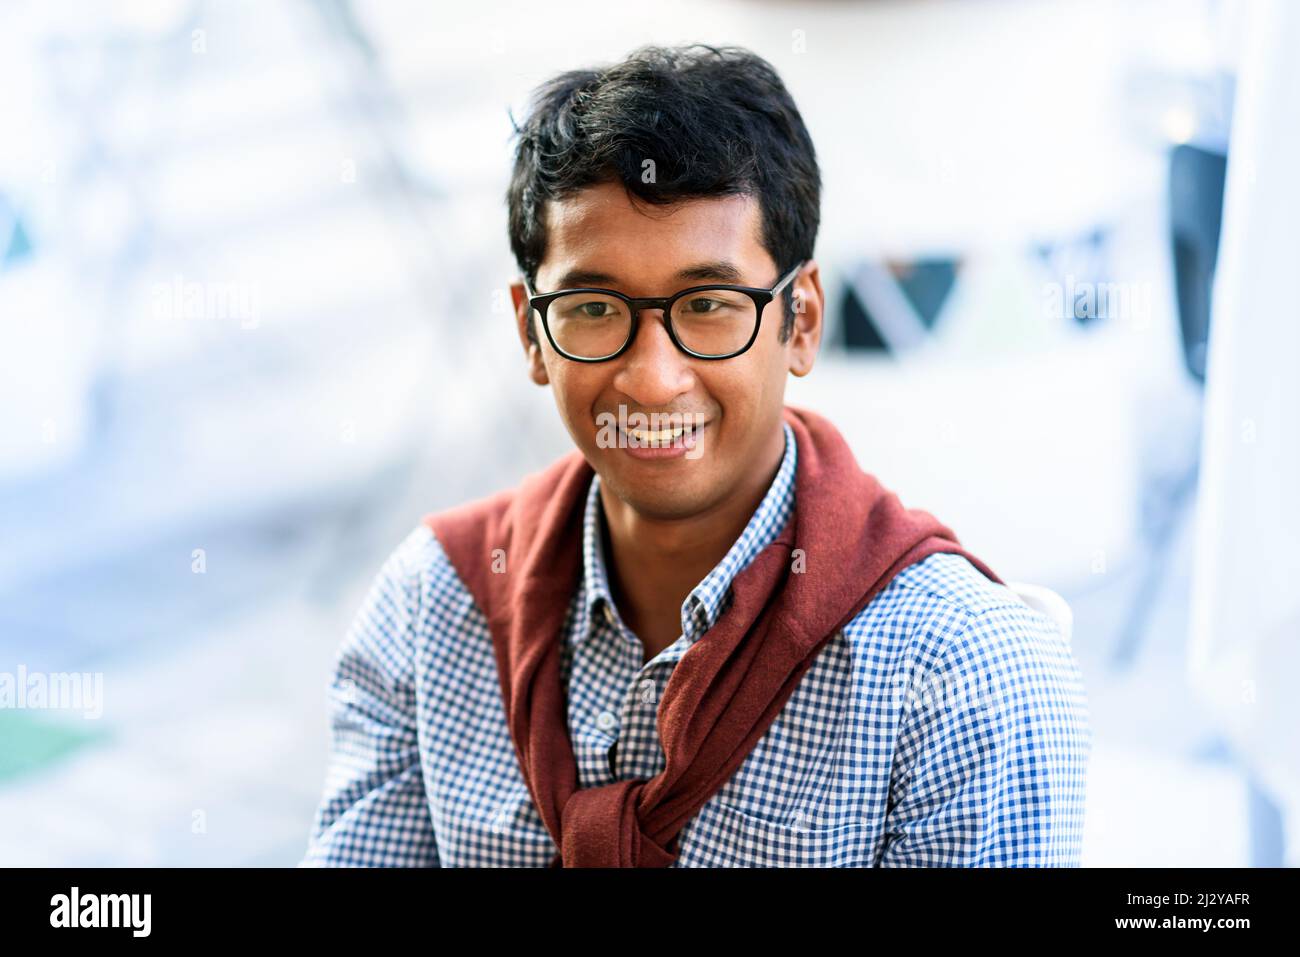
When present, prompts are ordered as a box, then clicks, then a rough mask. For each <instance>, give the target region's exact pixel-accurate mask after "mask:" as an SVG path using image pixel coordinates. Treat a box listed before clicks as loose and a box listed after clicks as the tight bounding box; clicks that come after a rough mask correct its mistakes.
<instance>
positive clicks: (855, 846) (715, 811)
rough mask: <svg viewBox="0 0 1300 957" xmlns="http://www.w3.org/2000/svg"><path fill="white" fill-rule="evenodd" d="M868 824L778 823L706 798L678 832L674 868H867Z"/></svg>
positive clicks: (870, 855)
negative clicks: (830, 825)
mask: <svg viewBox="0 0 1300 957" xmlns="http://www.w3.org/2000/svg"><path fill="white" fill-rule="evenodd" d="M876 832H877V829H876V828H874V827H872V826H871V825H870V824H847V825H840V826H838V827H816V826H814V825H813V824H811V823H809V824H807V825H804V824H802V823H801V822H799V821H797V820H795V821H792V822H791V823H789V824H779V823H776V822H774V821H766V820H763V819H762V818H757V817H754V816H753V815H751V814H746V813H745V812H743V811H740V810H738V809H736V808H733V807H730V806H728V805H726V804H720V803H717V802H716V801H709V802H708V803H707V804H705V805H704V806H703V807H702V808H700V811H699V813H698V814H697V815H696V816H695V817H694V818H692V819H691V820H690V821H688V822H687V824H686V826H685V827H684V828H682V831H681V833H680V835H679V836H678V854H677V863H676V865H675V866H677V867H870V866H871V865H872V862H873V859H874V853H875V844H876V842H877V839H878V834H877V833H876Z"/></svg>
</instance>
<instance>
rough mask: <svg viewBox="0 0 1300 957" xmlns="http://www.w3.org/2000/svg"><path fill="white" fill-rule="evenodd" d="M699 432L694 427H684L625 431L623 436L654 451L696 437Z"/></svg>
mask: <svg viewBox="0 0 1300 957" xmlns="http://www.w3.org/2000/svg"><path fill="white" fill-rule="evenodd" d="M697 431H698V430H697V429H696V428H695V426H694V425H682V426H678V427H677V428H675V429H658V430H655V429H624V430H623V434H624V435H626V436H628V437H629V438H631V439H632V440H634V441H635V442H636V443H637V444H639V445H643V446H646V447H647V448H652V449H653V448H659V447H660V446H666V445H672V444H673V443H674V442H677V441H678V440H680V439H683V438H686V437H691V436H694V435H695V433H696V432H697Z"/></svg>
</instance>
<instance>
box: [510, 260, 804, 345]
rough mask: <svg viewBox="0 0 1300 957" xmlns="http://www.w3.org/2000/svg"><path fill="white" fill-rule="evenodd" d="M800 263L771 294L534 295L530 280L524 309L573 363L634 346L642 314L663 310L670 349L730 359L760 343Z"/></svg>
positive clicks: (699, 290)
mask: <svg viewBox="0 0 1300 957" xmlns="http://www.w3.org/2000/svg"><path fill="white" fill-rule="evenodd" d="M803 265H804V263H803V262H800V263H799V264H798V265H797V266H795V267H794V268H793V269H791V270H790V271H789V272H788V273H786V274H785V275H784V276H783V277H781V279H780V281H779V282H777V284H776V285H775V286H773V287H772V288H771V289H763V288H761V287H757V286H729V285H725V284H717V283H713V284H710V285H706V286H691V287H689V288H688V289H683V290H681V291H679V292H675V293H673V294H672V295H671V296H667V297H651V298H640V299H634V298H632V297H631V296H625V295H623V293H621V292H617V291H615V290H613V289H600V288H597V287H581V288H577V289H560V290H558V291H556V292H547V293H542V294H541V295H537V294H536V293H534V292H533V290H532V288H531V286H530V285H529V284H528V280H527V279H525V280H524V289H525V290H526V291H527V293H528V304H529V306H530V307H531V308H533V309H536V310H537V313H538V315H540V316H541V317H542V329H544V330H545V332H546V338H547V339H548V340H549V341H550V343H551V346H552V347H553V348H554V349H555V351H556V352H558V353H559V354H560V355H562V356H564V357H565V358H566V359H572V360H573V361H574V362H605V361H607V360H609V359H615V358H617V357H618V356H620V355H622V354H623V353H624V352H626V351H627V348H628V347H629V346H630V345H631V344H632V343H633V341H635V339H636V333H637V329H638V328H639V326H640V317H641V310H642V309H661V310H663V323H664V327H665V328H666V329H667V330H668V337H669V338H670V339H672V341H673V344H674V345H675V346H677V348H678V349H680V350H681V351H682V352H684V353H686V354H687V355H688V356H693V357H694V358H696V359H731V358H733V357H735V356H738V355H740V354H741V353H742V352H744V351H745V350H747V349H748V348H749V347H750V346H752V345H753V344H754V340H756V339H757V338H758V327H759V325H760V324H761V322H762V319H763V308H764V307H765V306H766V305H767V304H768V303H769V302H771V301H772V300H773V299H775V298H776V297H777V296H778V295H779V294H780V293H781V290H782V289H784V288H785V287H786V286H787V285H788V284H789V283H790V281H791V280H792V279H794V277H795V276H797V275H798V274H799V270H800V269H802V268H803Z"/></svg>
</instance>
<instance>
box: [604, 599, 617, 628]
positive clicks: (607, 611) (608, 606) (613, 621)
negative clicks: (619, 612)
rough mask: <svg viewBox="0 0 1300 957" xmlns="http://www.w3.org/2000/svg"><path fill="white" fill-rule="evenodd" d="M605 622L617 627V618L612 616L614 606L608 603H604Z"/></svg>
mask: <svg viewBox="0 0 1300 957" xmlns="http://www.w3.org/2000/svg"><path fill="white" fill-rule="evenodd" d="M605 620H606V621H607V622H609V623H610V624H611V625H613V626H614V627H615V628H617V627H618V618H617V616H615V614H614V606H613V605H611V604H609V602H606V603H605Z"/></svg>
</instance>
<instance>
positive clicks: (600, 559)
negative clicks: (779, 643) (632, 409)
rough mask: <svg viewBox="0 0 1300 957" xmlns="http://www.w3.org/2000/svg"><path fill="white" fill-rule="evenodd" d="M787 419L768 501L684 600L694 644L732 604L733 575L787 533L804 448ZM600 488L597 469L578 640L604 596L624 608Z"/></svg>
mask: <svg viewBox="0 0 1300 957" xmlns="http://www.w3.org/2000/svg"><path fill="white" fill-rule="evenodd" d="M781 424H782V427H783V429H784V431H785V455H784V456H783V457H782V459H781V466H780V468H778V469H777V472H776V476H775V477H774V478H773V479H772V484H771V485H770V486H768V490H767V494H766V495H764V496H763V501H762V502H760V503H759V506H758V508H757V509H755V511H754V514H753V516H752V517H751V518H750V520H749V524H748V525H746V526H745V530H744V531H743V532H741V533H740V537H739V538H737V539H736V541H735V544H733V545H732V546H731V549H730V550H729V551H728V552H727V554H726V555H725V556H723V559H722V561H720V562H718V564H717V565H715V566H714V568H713V571H711V572H709V574H707V575H706V576H704V580H703V581H701V582H700V583H699V584H698V585H696V586H695V588H694V589H692V591H691V593H690V594H689V595H687V596H686V600H685V601H683V602H682V609H681V616H682V634H683V635H684V636H685V637H686V642H687V645H688V646H689V645H691V644H694V643H695V641H696V640H698V639H699V637H700V636H701V635H703V634H704V633H705V632H707V631H708V630H709V629H710V628H712V627H713V625H714V624H715V623H716V622H717V620H718V618H719V616H721V614H722V613H723V612H724V611H725V610H726V608H727V606H728V604H729V599H730V597H731V581H732V579H734V578H735V577H736V576H737V575H738V574H740V572H741V571H743V570H744V568H745V567H746V566H747V565H748V564H749V563H750V561H752V560H753V558H754V557H755V556H756V555H758V554H759V552H761V551H762V550H763V549H764V548H766V547H767V546H768V545H770V544H771V543H772V541H773V540H774V539H775V538H776V536H777V535H779V534H780V533H781V529H783V528H784V527H785V524H786V522H787V520H788V519H789V518H790V514H791V513H792V511H793V510H794V477H795V468H796V465H797V461H798V448H797V443H796V442H795V438H794V430H793V429H791V428H790V424H789V423H788V422H785V421H784V420H783V421H782V423H781ZM599 493H600V475H599V473H593V474H592V478H591V485H590V487H589V488H588V490H587V505H586V509H585V511H584V514H583V521H582V565H583V576H582V577H583V584H582V588H583V601H582V605H581V607H582V612H583V617H582V620H581V622H580V623H579V627H576V628H573V629H571V630H570V632H569V641H570V642H571V643H572V644H575V645H576V644H580V643H581V642H583V641H585V640H586V639H587V637H589V636H590V635H591V633H592V632H593V630H594V629H595V627H596V624H595V620H594V617H593V616H594V614H595V613H597V612H599V611H601V609H600V605H601V603H602V602H604V606H605V608H606V609H608V612H607V613H608V614H611V615H613V616H617V614H618V612H617V609H616V608H615V607H614V599H613V596H612V595H611V593H610V590H609V579H608V578H607V576H606V573H605V557H604V542H603V540H602V529H603V527H604V510H603V509H602V508H601V506H600V494H599ZM602 613H606V612H602ZM616 620H617V619H616Z"/></svg>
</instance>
